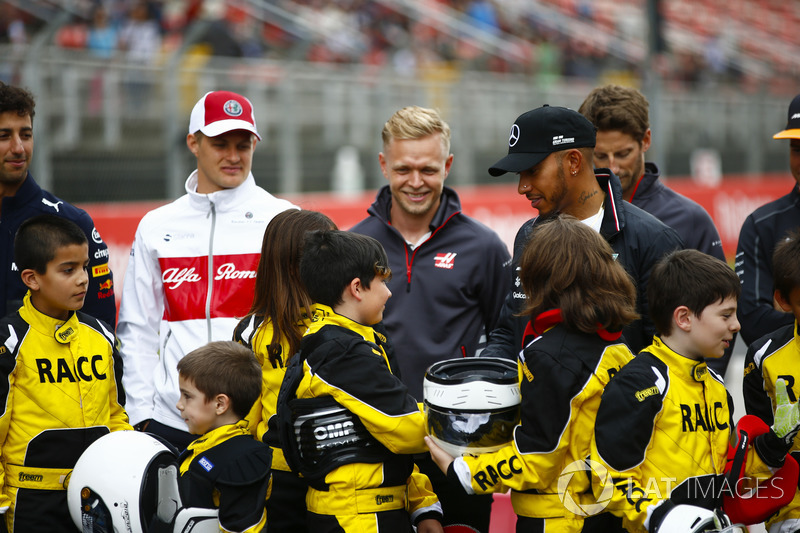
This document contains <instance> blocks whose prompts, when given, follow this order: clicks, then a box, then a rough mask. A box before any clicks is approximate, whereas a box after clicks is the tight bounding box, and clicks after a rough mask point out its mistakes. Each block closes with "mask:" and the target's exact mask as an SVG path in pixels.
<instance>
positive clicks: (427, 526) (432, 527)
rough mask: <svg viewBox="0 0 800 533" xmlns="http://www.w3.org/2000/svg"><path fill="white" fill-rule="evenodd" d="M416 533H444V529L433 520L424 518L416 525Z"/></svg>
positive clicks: (439, 523)
mask: <svg viewBox="0 0 800 533" xmlns="http://www.w3.org/2000/svg"><path fill="white" fill-rule="evenodd" d="M417 533H444V528H443V527H442V524H441V522H439V521H438V520H436V519H435V518H426V519H425V520H420V521H419V524H417Z"/></svg>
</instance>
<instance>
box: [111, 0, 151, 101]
mask: <svg viewBox="0 0 800 533" xmlns="http://www.w3.org/2000/svg"><path fill="white" fill-rule="evenodd" d="M119 47H120V49H121V50H123V51H124V52H125V59H126V61H127V63H128V65H129V66H134V67H138V68H134V69H133V70H132V71H130V70H129V74H128V79H127V80H126V83H125V86H126V88H127V96H128V102H129V103H130V105H131V106H132V111H141V109H142V106H143V105H144V103H145V102H147V100H148V98H149V92H150V85H151V84H152V80H151V73H150V71H149V69H150V68H151V67H152V66H153V65H154V64H155V62H156V60H157V59H158V54H159V52H160V50H161V29H160V28H159V25H158V22H156V20H155V19H154V18H153V17H152V16H151V15H150V9H149V7H148V5H147V2H145V1H144V0H140V1H139V2H137V3H136V4H134V6H133V8H132V9H131V12H130V15H129V18H128V20H127V22H126V23H125V24H124V25H123V26H122V29H121V30H120V33H119Z"/></svg>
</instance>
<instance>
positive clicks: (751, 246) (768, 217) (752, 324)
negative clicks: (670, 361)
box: [735, 94, 800, 344]
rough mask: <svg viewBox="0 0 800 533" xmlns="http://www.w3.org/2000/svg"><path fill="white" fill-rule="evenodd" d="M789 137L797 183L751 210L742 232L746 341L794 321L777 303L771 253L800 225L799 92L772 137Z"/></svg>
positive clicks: (739, 263) (739, 267)
mask: <svg viewBox="0 0 800 533" xmlns="http://www.w3.org/2000/svg"><path fill="white" fill-rule="evenodd" d="M772 138H773V139H789V168H790V170H791V172H792V176H794V179H795V183H794V184H793V185H792V190H791V191H790V192H789V194H787V195H786V196H781V197H780V198H778V199H777V200H774V201H772V202H769V203H766V204H764V205H762V206H761V207H759V208H758V209H756V210H755V211H753V212H752V213H750V215H749V216H748V217H747V218H746V219H745V221H744V223H743V224H742V229H741V231H740V232H739V243H738V244H737V246H736V265H735V268H736V273H737V274H738V275H739V279H740V280H741V282H742V295H741V297H740V298H739V307H738V311H737V316H738V318H739V322H740V323H741V325H742V330H741V333H742V339H744V341H745V342H746V343H747V344H750V343H752V342H753V341H756V340H758V339H759V338H761V337H763V336H764V335H767V334H769V333H772V332H773V331H775V330H776V329H778V328H780V327H782V326H785V325H786V324H791V323H792V322H793V321H794V316H793V315H792V313H784V312H783V311H780V310H779V309H778V308H777V307H776V306H775V304H774V297H773V294H774V287H773V279H772V252H773V251H774V250H775V245H776V244H777V243H778V242H780V241H781V240H782V239H784V238H785V237H786V234H787V233H788V232H789V231H791V230H793V229H796V228H798V227H800V191H798V187H799V186H800V185H798V184H800V94H798V95H797V96H795V97H794V99H793V100H792V103H791V104H789V118H788V121H787V123H786V128H785V129H784V130H783V131H779V132H778V133H776V134H775V135H773V136H772Z"/></svg>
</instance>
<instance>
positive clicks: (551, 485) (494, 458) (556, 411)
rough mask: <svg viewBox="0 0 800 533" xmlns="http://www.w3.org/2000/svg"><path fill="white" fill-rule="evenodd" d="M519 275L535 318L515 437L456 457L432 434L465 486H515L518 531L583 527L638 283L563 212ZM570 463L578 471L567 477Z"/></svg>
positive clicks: (534, 237) (441, 458) (526, 256)
mask: <svg viewBox="0 0 800 533" xmlns="http://www.w3.org/2000/svg"><path fill="white" fill-rule="evenodd" d="M556 243H557V244H556ZM520 280H521V282H522V288H523V290H524V291H525V295H526V296H527V300H526V301H527V304H528V305H527V308H526V315H528V316H530V317H531V320H530V323H529V324H528V327H527V328H526V336H525V343H526V344H525V347H524V350H522V352H521V353H520V355H519V367H520V371H521V384H520V393H521V396H522V406H521V413H522V419H521V422H520V424H519V425H518V426H517V427H516V428H515V430H514V439H513V441H512V442H511V443H509V444H508V445H507V446H505V447H504V448H501V449H500V450H498V451H496V452H493V453H486V454H481V455H477V456H464V457H458V458H456V459H455V460H453V458H452V457H450V456H449V455H448V454H447V453H446V452H445V451H444V450H442V449H441V448H439V447H438V446H436V444H435V443H434V442H433V441H432V440H431V439H430V438H427V439H426V442H427V444H428V447H429V448H430V450H431V456H432V457H433V460H434V461H435V462H436V463H437V464H438V465H439V467H440V468H442V470H443V471H444V472H446V473H447V476H448V477H449V478H451V479H453V480H454V481H455V484H456V485H459V486H462V487H463V489H464V490H465V491H466V492H468V493H475V494H485V493H491V492H506V491H507V490H508V489H511V491H512V492H511V503H512V505H513V508H514V512H515V513H516V514H517V517H518V518H517V529H516V530H517V532H518V533H523V532H529V531H542V532H548V533H549V532H558V533H562V532H578V531H581V530H582V529H583V527H584V523H585V522H586V521H585V518H586V516H587V515H592V514H594V513H595V512H596V511H595V510H594V509H593V508H591V507H589V506H588V505H587V503H590V500H593V497H592V492H591V485H590V483H589V477H588V476H587V475H586V472H585V470H586V463H585V459H586V458H587V457H588V455H589V442H590V440H591V434H592V428H593V427H594V417H595V413H596V410H597V406H598V404H599V403H600V395H601V393H602V392H603V388H604V387H605V385H606V383H608V381H609V379H611V376H612V375H613V374H614V373H616V372H617V371H618V370H619V369H620V367H622V366H623V365H625V364H626V363H628V361H630V360H631V359H632V357H633V355H632V354H631V352H630V350H629V349H628V347H627V346H626V345H625V344H624V343H623V342H622V340H621V339H620V335H621V333H620V332H621V330H622V328H623V327H624V326H625V325H626V324H628V323H629V322H631V321H633V320H634V319H636V318H637V316H638V315H637V313H636V303H635V299H636V296H635V294H636V293H635V288H634V286H633V283H632V282H631V280H630V277H629V276H628V274H627V273H626V272H625V270H624V269H623V268H622V265H620V264H619V263H618V262H617V261H616V260H615V254H614V253H613V250H612V249H611V247H610V245H609V244H608V243H607V242H606V241H605V240H604V239H603V238H602V237H601V236H600V235H599V234H598V233H597V232H596V231H594V230H593V229H591V228H590V227H589V226H587V225H585V224H584V223H583V222H581V221H579V220H577V219H576V218H573V217H570V216H566V215H560V216H558V217H556V218H554V219H552V220H550V221H547V222H543V223H541V224H537V225H536V226H535V228H534V230H533V233H532V234H531V237H530V240H529V241H528V244H527V245H526V247H525V250H524V252H523V254H522V259H521V262H520ZM565 472H569V473H570V474H569V475H571V480H569V482H568V483H567V484H566V485H565V486H562V484H561V479H562V478H563V475H564V474H565ZM587 524H588V522H587Z"/></svg>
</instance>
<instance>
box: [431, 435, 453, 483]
mask: <svg viewBox="0 0 800 533" xmlns="http://www.w3.org/2000/svg"><path fill="white" fill-rule="evenodd" d="M425 445H426V446H428V449H429V450H430V451H431V459H433V462H434V463H436V466H438V467H439V469H441V471H442V472H444V473H445V474H447V469H448V468H450V463H452V462H453V458H452V457H451V456H450V454H449V453H447V452H446V451H444V450H443V449H441V448H439V446H437V445H436V443H435V442H433V439H432V438H430V437H425Z"/></svg>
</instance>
